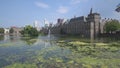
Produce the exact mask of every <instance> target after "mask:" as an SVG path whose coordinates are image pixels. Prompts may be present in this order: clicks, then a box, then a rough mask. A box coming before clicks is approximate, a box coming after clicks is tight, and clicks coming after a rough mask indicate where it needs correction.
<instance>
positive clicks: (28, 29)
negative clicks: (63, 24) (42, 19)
mask: <svg viewBox="0 0 120 68" xmlns="http://www.w3.org/2000/svg"><path fill="white" fill-rule="evenodd" d="M21 34H22V35H23V36H38V34H39V32H38V31H37V29H36V28H33V27H32V26H30V25H27V26H25V27H24V29H23V30H22V31H21Z"/></svg>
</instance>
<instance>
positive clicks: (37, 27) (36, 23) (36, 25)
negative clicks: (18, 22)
mask: <svg viewBox="0 0 120 68" xmlns="http://www.w3.org/2000/svg"><path fill="white" fill-rule="evenodd" d="M34 28H36V29H37V30H38V31H40V28H39V24H38V21H37V20H35V22H34Z"/></svg>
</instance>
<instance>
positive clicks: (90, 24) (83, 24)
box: [50, 9, 101, 38]
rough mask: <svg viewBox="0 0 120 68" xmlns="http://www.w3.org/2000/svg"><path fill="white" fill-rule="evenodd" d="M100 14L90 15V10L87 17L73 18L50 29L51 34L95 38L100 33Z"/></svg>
mask: <svg viewBox="0 0 120 68" xmlns="http://www.w3.org/2000/svg"><path fill="white" fill-rule="evenodd" d="M100 20H101V17H100V14H99V13H92V9H91V10H90V13H89V14H88V16H87V17H84V16H81V17H74V18H72V19H70V20H67V21H66V22H64V23H61V24H59V25H55V26H53V27H52V28H50V30H51V33H52V34H69V35H80V36H81V37H87V38H89V37H91V36H93V37H97V36H98V34H99V33H100Z"/></svg>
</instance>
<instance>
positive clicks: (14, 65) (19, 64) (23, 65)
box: [4, 63, 37, 68]
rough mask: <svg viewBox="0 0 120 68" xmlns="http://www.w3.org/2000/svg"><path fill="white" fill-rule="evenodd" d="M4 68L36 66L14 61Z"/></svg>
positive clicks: (29, 67)
mask: <svg viewBox="0 0 120 68" xmlns="http://www.w3.org/2000/svg"><path fill="white" fill-rule="evenodd" d="M4 68H37V66H36V65H35V64H21V63H15V64H12V65H9V66H6V67H4Z"/></svg>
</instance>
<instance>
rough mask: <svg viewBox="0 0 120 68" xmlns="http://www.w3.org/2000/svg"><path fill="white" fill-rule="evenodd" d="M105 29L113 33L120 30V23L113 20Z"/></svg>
mask: <svg viewBox="0 0 120 68" xmlns="http://www.w3.org/2000/svg"><path fill="white" fill-rule="evenodd" d="M104 28H105V31H106V32H107V33H113V31H116V30H118V29H120V23H119V21H118V20H111V21H108V22H107V23H106V24H105V26H104Z"/></svg>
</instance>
